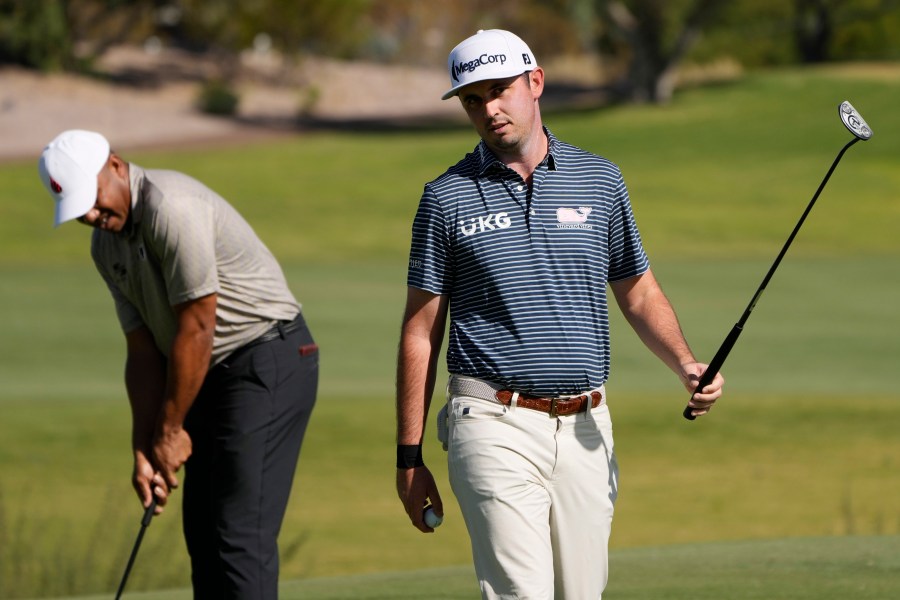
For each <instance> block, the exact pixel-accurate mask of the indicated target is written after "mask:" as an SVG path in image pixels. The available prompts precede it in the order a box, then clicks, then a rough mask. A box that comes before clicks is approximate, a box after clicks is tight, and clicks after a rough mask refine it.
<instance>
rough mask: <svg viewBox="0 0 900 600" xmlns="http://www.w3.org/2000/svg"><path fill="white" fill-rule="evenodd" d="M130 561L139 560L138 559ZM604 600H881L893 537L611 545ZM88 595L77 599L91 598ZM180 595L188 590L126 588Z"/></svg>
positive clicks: (399, 575)
mask: <svg viewBox="0 0 900 600" xmlns="http://www.w3.org/2000/svg"><path fill="white" fill-rule="evenodd" d="M138 566H140V565H138ZM610 569H611V572H612V575H611V579H610V582H609V586H608V587H607V589H606V593H604V598H607V597H608V598H610V599H613V600H648V599H654V600H722V599H724V598H727V599H728V600H829V599H835V600H836V599H839V598H841V599H844V598H852V599H853V600H885V599H887V598H896V597H897V596H898V595H900V537H898V536H880V537H854V536H848V537H842V538H799V539H786V540H777V541H757V542H729V543H716V544H691V545H677V546H665V547H661V548H636V549H631V550H618V551H614V552H613V553H612V555H611V557H610ZM280 596H281V598H283V600H421V599H423V598H428V599H434V600H476V599H477V598H480V597H481V596H480V594H479V593H478V589H477V585H476V583H475V574H474V571H473V570H472V568H471V567H443V568H439V569H425V570H411V571H404V572H389V573H377V574H371V575H350V576H344V577H323V578H314V579H308V580H305V581H289V582H284V583H283V584H282V585H281V589H280ZM105 597H106V596H91V597H85V598H82V600H100V598H105ZM128 597H129V598H134V599H135V600H187V599H189V598H190V597H191V594H190V592H189V591H188V590H172V591H163V592H146V593H131V594H128Z"/></svg>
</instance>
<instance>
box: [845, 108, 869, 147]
mask: <svg viewBox="0 0 900 600" xmlns="http://www.w3.org/2000/svg"><path fill="white" fill-rule="evenodd" d="M838 113H839V114H840V115H841V121H843V122H844V125H846V126H847V129H849V130H850V133H852V134H853V135H855V136H856V137H858V138H859V139H861V140H863V141H866V140H868V139H869V138H870V137H872V130H871V129H869V124H868V123H866V120H865V119H863V118H862V115H860V114H859V112H857V110H856V109H855V108H853V105H852V104H850V102H848V101H847V100H844V101H843V102H841V105H840V106H839V107H838Z"/></svg>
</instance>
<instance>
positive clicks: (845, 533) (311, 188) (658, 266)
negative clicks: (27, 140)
mask: <svg viewBox="0 0 900 600" xmlns="http://www.w3.org/2000/svg"><path fill="white" fill-rule="evenodd" d="M897 98H900V65H880V66H879V68H878V69H873V68H867V67H866V66H865V65H850V66H844V67H841V68H823V69H813V70H785V71H777V72H771V73H759V74H749V75H747V76H746V77H745V78H744V79H743V80H741V81H739V82H736V83H733V84H729V85H721V86H717V87H711V88H706V89H704V88H698V89H692V90H690V91H686V92H684V93H680V94H679V95H678V96H676V98H675V101H674V102H673V103H672V104H671V105H669V106H665V107H648V106H622V107H613V108H608V109H603V110H593V111H584V112H577V113H570V114H554V115H547V116H546V119H545V120H546V122H547V124H548V125H549V126H550V128H551V129H552V130H553V131H554V132H555V133H556V134H557V135H558V136H559V137H560V138H561V139H563V140H566V141H570V142H572V143H575V144H577V145H579V146H581V147H584V148H586V149H588V150H591V151H594V152H597V153H600V154H603V155H605V156H607V157H609V158H611V159H612V160H614V161H615V162H617V163H618V164H619V165H620V166H621V167H622V169H623V172H624V174H625V178H626V181H627V182H628V184H629V189H630V192H631V198H632V202H633V205H634V209H635V213H636V214H637V217H638V222H639V224H640V226H641V231H642V234H643V236H644V239H645V242H646V246H647V248H648V251H649V253H650V256H651V261H652V264H653V266H654V272H655V273H656V275H657V277H658V278H659V280H660V281H661V282H662V285H663V288H664V289H665V290H666V292H667V293H668V294H669V296H670V297H671V299H672V301H673V303H674V304H675V306H676V308H677V310H678V313H679V316H680V318H681V321H682V325H683V327H684V329H685V331H686V333H687V336H688V339H689V340H690V341H691V344H692V346H693V348H694V349H695V351H696V353H697V354H698V356H699V357H700V358H701V359H702V360H709V359H710V358H711V357H712V355H713V354H714V353H715V351H716V349H717V348H718V346H719V344H720V343H721V341H722V339H723V338H724V336H725V335H726V334H727V332H728V331H729V330H730V328H731V326H732V325H733V323H734V322H735V321H736V320H737V319H738V318H739V317H740V315H741V313H742V312H743V310H744V308H745V307H746V305H747V303H748V302H749V301H750V299H751V297H752V295H753V292H754V291H755V290H756V288H757V286H758V285H759V283H760V282H761V280H762V278H763V276H764V275H765V273H766V270H767V269H768V267H769V265H770V264H771V263H772V260H773V259H774V258H775V256H776V255H777V253H778V251H779V250H780V248H781V246H782V244H783V243H784V241H785V239H786V238H787V235H788V234H789V233H790V231H791V229H792V228H793V226H794V223H795V222H796V220H797V218H799V216H800V214H801V212H802V211H803V209H804V207H805V206H806V203H807V202H808V201H809V199H810V198H811V196H812V194H813V193H814V192H815V189H816V187H817V186H818V185H819V183H820V181H821V179H822V177H823V176H824V174H825V172H826V170H827V169H828V167H829V165H830V164H831V161H832V160H833V159H834V157H835V155H836V154H837V152H838V151H839V150H840V148H841V147H842V146H843V144H845V143H846V142H847V141H848V140H849V139H850V134H849V132H847V131H846V130H845V129H844V126H843V125H842V124H841V123H840V120H839V118H838V115H837V106H838V104H839V103H840V101H842V100H845V99H849V100H850V101H851V102H853V104H854V105H855V106H856V107H857V108H858V109H859V110H860V112H861V113H862V114H863V116H864V117H865V118H866V120H867V121H868V122H869V124H870V125H871V126H872V128H873V130H874V132H875V135H874V137H873V138H872V140H871V141H869V142H865V143H859V144H856V145H855V146H854V147H853V148H852V149H851V150H850V151H849V152H848V154H847V155H846V157H845V158H844V159H843V161H842V163H841V165H840V166H839V167H838V170H837V171H835V173H834V176H833V177H832V179H831V182H830V183H829V186H828V188H826V190H825V192H824V193H823V194H822V196H821V197H820V199H819V202H818V205H817V206H816V209H815V210H814V211H813V212H812V214H811V215H810V218H809V219H808V220H807V223H806V224H805V225H804V228H803V230H802V231H801V232H800V235H799V236H798V237H797V239H796V241H795V242H794V245H793V247H792V248H791V251H790V252H789V253H788V255H787V256H786V258H785V261H784V263H783V264H782V266H781V267H780V269H779V271H778V272H777V273H776V275H775V277H774V279H773V280H772V282H771V283H770V285H769V289H768V291H767V292H766V293H765V294H764V295H763V297H762V298H761V299H760V301H759V303H758V305H757V307H756V309H755V310H754V312H753V315H752V317H751V319H750V320H749V321H748V323H747V326H746V328H745V333H744V334H743V335H742V337H741V339H740V341H739V342H738V345H737V346H736V347H735V349H734V351H733V352H732V354H731V356H730V357H729V359H728V362H727V363H726V364H725V369H724V371H725V375H726V378H727V380H728V383H727V397H726V398H725V399H723V400H722V402H721V404H720V405H719V406H718V407H717V408H716V410H715V411H714V412H713V413H712V414H711V415H710V416H709V417H708V418H704V419H700V420H698V421H696V422H693V423H691V422H687V421H685V420H683V419H682V418H681V411H682V408H683V406H684V403H685V401H686V400H687V394H686V393H685V392H684V390H683V389H681V387H680V384H679V383H678V382H677V381H676V380H675V378H674V376H673V375H672V374H670V373H669V372H668V371H667V370H666V369H665V367H664V366H662V365H661V364H660V363H659V361H657V360H656V359H655V358H653V357H652V356H651V355H650V353H649V352H648V351H647V350H646V349H645V348H644V347H643V346H641V344H640V342H639V341H638V340H637V338H636V336H635V335H634V334H633V333H632V332H631V331H630V330H629V329H628V327H627V325H625V324H624V323H623V322H622V319H621V318H620V317H619V315H618V312H617V311H616V310H615V309H613V310H612V311H611V312H612V317H613V322H612V329H613V375H612V379H611V381H610V382H609V385H608V389H609V394H610V408H611V410H612V413H613V420H614V423H615V436H616V440H615V441H616V451H617V454H618V457H619V462H620V465H621V482H620V483H621V489H620V496H619V502H618V505H617V507H616V519H615V523H614V526H613V537H612V541H611V544H612V548H613V557H612V578H611V581H610V587H609V592H608V596H609V597H610V598H619V599H622V598H635V599H646V598H664V599H668V598H671V599H678V598H691V599H702V598H710V599H712V598H716V599H720V598H728V599H734V598H760V599H764V598H765V599H769V598H785V599H804V598H816V599H818V598H853V599H857V598H863V599H865V598H879V599H882V598H893V597H900V583H898V582H900V571H898V562H897V560H898V559H897V556H898V555H900V552H898V551H900V538H898V536H900V512H898V509H897V502H896V499H897V498H898V497H900V477H898V462H900V436H898V435H897V431H896V430H897V423H898V422H900V370H898V369H897V357H898V356H900V336H898V332H900V308H898V307H900V239H898V236H897V231H898V230H900V201H898V200H900V199H898V196H900V193H898V190H900V169H898V168H897V157H898V156H900V113H898V111H897V110H896V106H895V105H896V99H897ZM475 143H476V139H475V135H474V134H473V133H472V132H471V131H469V130H468V129H467V128H460V129H449V130H441V131H430V132H424V133H414V132H402V133H394V134H389V133H377V134H375V133H358V134H356V133H341V134H327V133H315V134H302V135H297V136H295V137H293V138H290V139H288V138H281V139H279V140H277V141H269V142H260V143H256V144H254V145H253V146H252V147H251V148H249V149H248V148H247V147H241V148H237V147H224V148H218V149H214V150H209V151H205V152H191V153H188V152H177V151H174V150H173V151H170V152H153V153H141V154H136V155H134V156H132V155H130V154H129V153H127V152H126V153H125V154H126V158H129V159H131V160H133V161H134V162H136V163H138V164H141V165H142V166H145V167H167V168H178V169H181V170H183V171H186V172H188V173H190V174H192V175H194V176H196V177H198V178H200V179H201V180H204V181H206V182H208V183H209V184H211V185H212V186H213V187H214V188H215V189H217V190H219V191H220V192H222V193H223V195H224V196H225V197H227V198H229V200H231V201H232V202H233V203H234V204H235V205H236V206H237V207H238V208H239V209H240V210H241V211H242V212H243V213H244V214H245V215H246V216H247V218H248V220H249V221H250V222H251V223H252V224H253V226H254V227H255V228H256V229H257V231H258V232H259V233H260V235H261V237H262V238H263V239H264V240H265V241H266V242H267V244H268V245H269V246H270V248H271V249H272V250H273V252H274V253H275V254H276V256H278V258H279V259H280V260H281V261H282V264H283V265H284V267H285V272H286V275H287V277H288V279H289V282H290V284H291V287H292V289H293V290H294V292H295V293H296V295H297V296H298V298H299V299H300V300H301V301H302V302H303V304H304V309H305V311H306V316H307V320H308V321H309V323H310V326H311V328H312V330H313V333H314V335H315V336H316V338H317V341H318V342H319V345H320V346H321V348H322V354H321V387H320V395H319V402H318V406H317V408H316V410H315V413H314V415H313V419H312V422H311V425H310V428H309V432H308V436H307V438H306V441H305V446H304V449H303V453H302V455H301V459H300V465H299V467H298V474H297V475H298V476H297V479H296V481H295V490H294V496H293V498H292V502H291V505H290V507H289V509H288V512H287V515H286V517H285V523H284V527H283V533H282V537H281V550H282V552H281V554H282V575H283V582H284V597H286V598H289V599H290V598H301V597H302V598H312V599H317V598H319V599H331V598H385V599H393V598H475V597H476V596H477V593H476V590H475V586H474V582H473V579H472V573H471V568H470V567H469V566H468V565H470V563H471V559H470V554H469V545H468V539H467V535H466V532H465V528H464V525H463V523H462V519H461V516H460V515H459V512H458V509H457V507H456V502H455V500H454V498H453V496H452V493H451V492H450V489H449V485H448V482H447V474H446V464H445V459H444V453H443V451H442V450H440V448H439V447H438V446H437V444H436V441H435V439H434V431H433V427H430V428H429V433H428V438H427V440H426V448H425V456H426V461H428V463H429V465H430V466H431V467H432V469H433V471H434V473H435V477H436V479H437V481H438V485H439V487H440V489H441V491H442V493H443V497H444V501H445V508H446V519H445V522H444V525H443V526H442V527H441V528H440V530H439V531H438V532H437V533H436V534H435V535H428V536H426V535H422V534H420V533H419V532H418V531H416V530H414V529H413V528H412V527H411V526H410V525H409V523H408V521H407V519H406V516H405V514H404V513H403V511H402V510H401V508H400V503H399V501H398V499H397V497H396V492H395V490H394V468H393V462H394V459H393V454H394V449H393V448H394V446H393V445H394V430H395V424H394V401H393V381H394V369H395V355H396V346H397V341H398V333H399V324H400V318H401V314H402V310H403V302H404V298H405V293H406V290H405V265H406V261H407V252H408V250H407V247H408V244H409V231H410V225H411V219H412V216H413V213H414V211H415V207H416V203H417V201H418V199H419V195H420V194H421V191H422V186H423V185H424V183H425V182H426V181H428V180H430V179H432V178H434V177H436V176H437V175H439V174H440V173H441V171H442V170H443V169H444V168H446V167H447V166H449V165H450V164H452V163H454V162H455V161H456V160H458V159H459V158H460V157H461V156H462V154H463V153H465V152H467V151H469V150H471V149H472V148H473V147H474V146H475ZM38 151H39V149H35V153H36V154H37V152H38ZM51 215H52V207H51V205H50V201H49V199H48V198H46V197H45V192H44V191H43V190H42V189H41V186H40V183H39V181H38V178H37V175H36V169H35V166H34V162H33V161H27V162H19V163H11V164H5V165H0V281H2V285H0V332H2V334H0V598H22V597H69V596H72V595H75V594H82V595H83V594H101V593H102V594H103V595H104V597H106V596H109V595H111V592H112V591H113V590H114V589H115V587H116V585H117V584H118V581H119V579H120V577H121V574H122V569H123V568H124V565H125V561H126V559H127V557H128V553H129V551H130V549H131V546H132V544H133V542H134V536H135V534H136V533H137V529H138V525H139V520H140V509H139V506H138V504H137V502H136V500H135V499H134V494H133V491H132V490H131V486H130V482H129V477H130V473H131V459H130V452H129V409H128V405H127V401H126V400H125V396H124V385H123V381H122V372H123V352H124V340H123V336H122V334H121V333H120V332H119V331H118V328H117V325H116V321H115V317H114V315H113V308H112V301H111V299H110V298H109V296H108V292H107V291H106V290H105V289H104V286H103V284H102V282H101V279H100V277H99V276H98V275H97V274H96V272H95V271H94V269H93V266H92V265H91V263H90V259H89V257H88V247H87V245H88V237H89V231H88V230H87V229H86V228H84V227H81V226H79V225H77V224H76V225H68V226H63V227H60V228H59V229H55V230H54V229H53V227H52V226H51V218H52V216H51ZM445 381H446V375H445V374H444V373H443V363H442V368H441V375H440V378H439V381H438V393H437V394H436V401H437V402H440V401H441V400H440V396H441V386H442V385H443V383H444V382H445ZM176 494H177V493H176ZM178 503H179V500H178V499H176V502H175V504H174V505H173V506H171V507H170V508H169V509H167V511H166V512H165V513H164V514H163V515H162V517H160V518H156V519H154V521H153V525H152V526H151V528H150V529H149V530H148V532H147V536H146V538H145V541H144V545H143V547H142V549H141V554H140V556H139V559H138V564H137V565H136V567H135V570H134V573H133V575H132V579H131V581H130V583H129V590H131V591H133V592H135V593H134V594H133V595H134V597H145V598H182V597H187V595H186V594H187V592H185V591H183V590H184V589H185V588H187V587H188V585H189V583H188V582H189V578H188V566H187V558H186V554H185V550H184V545H183V541H182V539H181V533H180V523H179V521H180V509H179V508H178ZM735 540H743V541H740V542H736V541H735ZM891 586H893V587H891ZM160 589H176V590H179V591H176V592H171V593H169V592H153V593H150V592H151V591H152V590H160ZM141 591H144V592H148V593H147V594H146V595H144V596H141V595H140V594H138V593H137V592H141ZM130 595H132V594H130Z"/></svg>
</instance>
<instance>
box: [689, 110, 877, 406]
mask: <svg viewBox="0 0 900 600" xmlns="http://www.w3.org/2000/svg"><path fill="white" fill-rule="evenodd" d="M838 114H839V115H840V117H841V121H842V122H843V123H844V125H845V126H846V127H847V129H849V130H850V133H852V134H853V136H854V137H853V139H852V140H850V141H849V142H848V143H847V144H846V145H845V146H844V147H843V148H841V151H840V152H839V153H838V155H837V158H835V159H834V162H833V163H832V164H831V168H830V169H828V173H827V174H826V175H825V179H823V180H822V183H821V184H819V189H817V190H816V194H815V195H814V196H813V197H812V200H810V202H809V205H807V207H806V210H805V211H804V212H803V215H802V216H801V217H800V220H799V221H797V225H796V226H795V227H794V231H792V232H791V235H790V236H789V237H788V239H787V242H785V244H784V247H783V248H782V249H781V252H780V253H779V254H778V258H776V259H775V262H774V263H772V266H771V267H770V268H769V272H768V273H766V276H765V278H763V281H762V283H761V284H760V286H759V288H758V289H757V290H756V294H754V296H753V299H752V300H751V301H750V304H749V305H747V309H746V310H745V311H744V314H743V315H741V318H740V320H739V321H738V322H737V323H735V325H734V327H732V328H731V332H730V333H729V334H728V336H727V337H726V338H725V341H723V342H722V345H721V346H719V350H718V352H716V355H715V356H714V357H713V359H712V361H711V362H710V363H709V367H707V369H706V371H705V372H704V373H703V375H702V376H701V377H700V381H699V382H698V383H697V387H696V388H694V393H696V392H697V390H702V389H703V388H704V387H706V386H707V385H709V383H710V382H711V381H712V380H713V379H714V378H715V376H716V373H718V372H719V370H720V369H721V368H722V364H723V363H724V362H725V359H726V358H728V353H729V352H731V349H732V348H733V347H734V344H735V342H737V340H738V337H739V336H740V335H741V332H742V331H743V330H744V324H745V323H746V322H747V319H748V318H750V313H751V312H753V309H754V308H755V307H756V303H757V302H759V298H760V296H762V293H763V292H764V291H765V289H766V285H768V283H769V280H770V279H772V275H773V274H774V273H775V269H777V268H778V265H779V264H780V263H781V259H782V258H784V255H785V254H786V253H787V251H788V248H789V247H790V245H791V242H793V241H794V237H796V235H797V232H798V231H800V227H801V226H802V225H803V221H805V220H806V216H807V215H808V214H809V212H810V211H811V210H812V207H813V205H814V204H815V203H816V200H817V199H818V198H819V194H821V193H822V190H823V189H824V188H825V184H826V183H828V179H829V178H830V177H831V174H832V173H833V172H834V169H835V168H836V167H837V165H838V162H840V160H841V157H843V156H844V152H846V151H847V149H848V148H850V146H852V145H853V144H855V143H856V142H858V141H860V140H863V141H866V140H868V139H869V138H871V137H872V130H871V129H870V128H869V125H868V124H867V123H866V121H865V120H864V119H863V118H862V116H860V114H859V112H857V110H856V109H855V108H853V105H852V104H850V103H849V102H847V101H846V100H845V101H844V102H841V104H840V105H839V106H838ZM691 397H692V398H693V396H691ZM693 410H694V409H693V408H691V406H690V405H688V406H686V407H685V409H684V413H683V415H684V418H685V419H688V420H689V421H693V420H694V419H696V418H697V417H695V416H694V415H693V414H692V412H693Z"/></svg>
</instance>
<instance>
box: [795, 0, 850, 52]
mask: <svg viewBox="0 0 900 600" xmlns="http://www.w3.org/2000/svg"><path fill="white" fill-rule="evenodd" d="M839 1H840V0H832V1H831V2H829V1H828V0H794V42H795V43H796V44H797V52H798V54H799V55H800V60H801V62H804V63H816V62H824V61H825V60H827V59H828V53H829V50H830V49H831V40H832V38H833V36H834V8H835V6H836V5H837V3H838V2H839Z"/></svg>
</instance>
